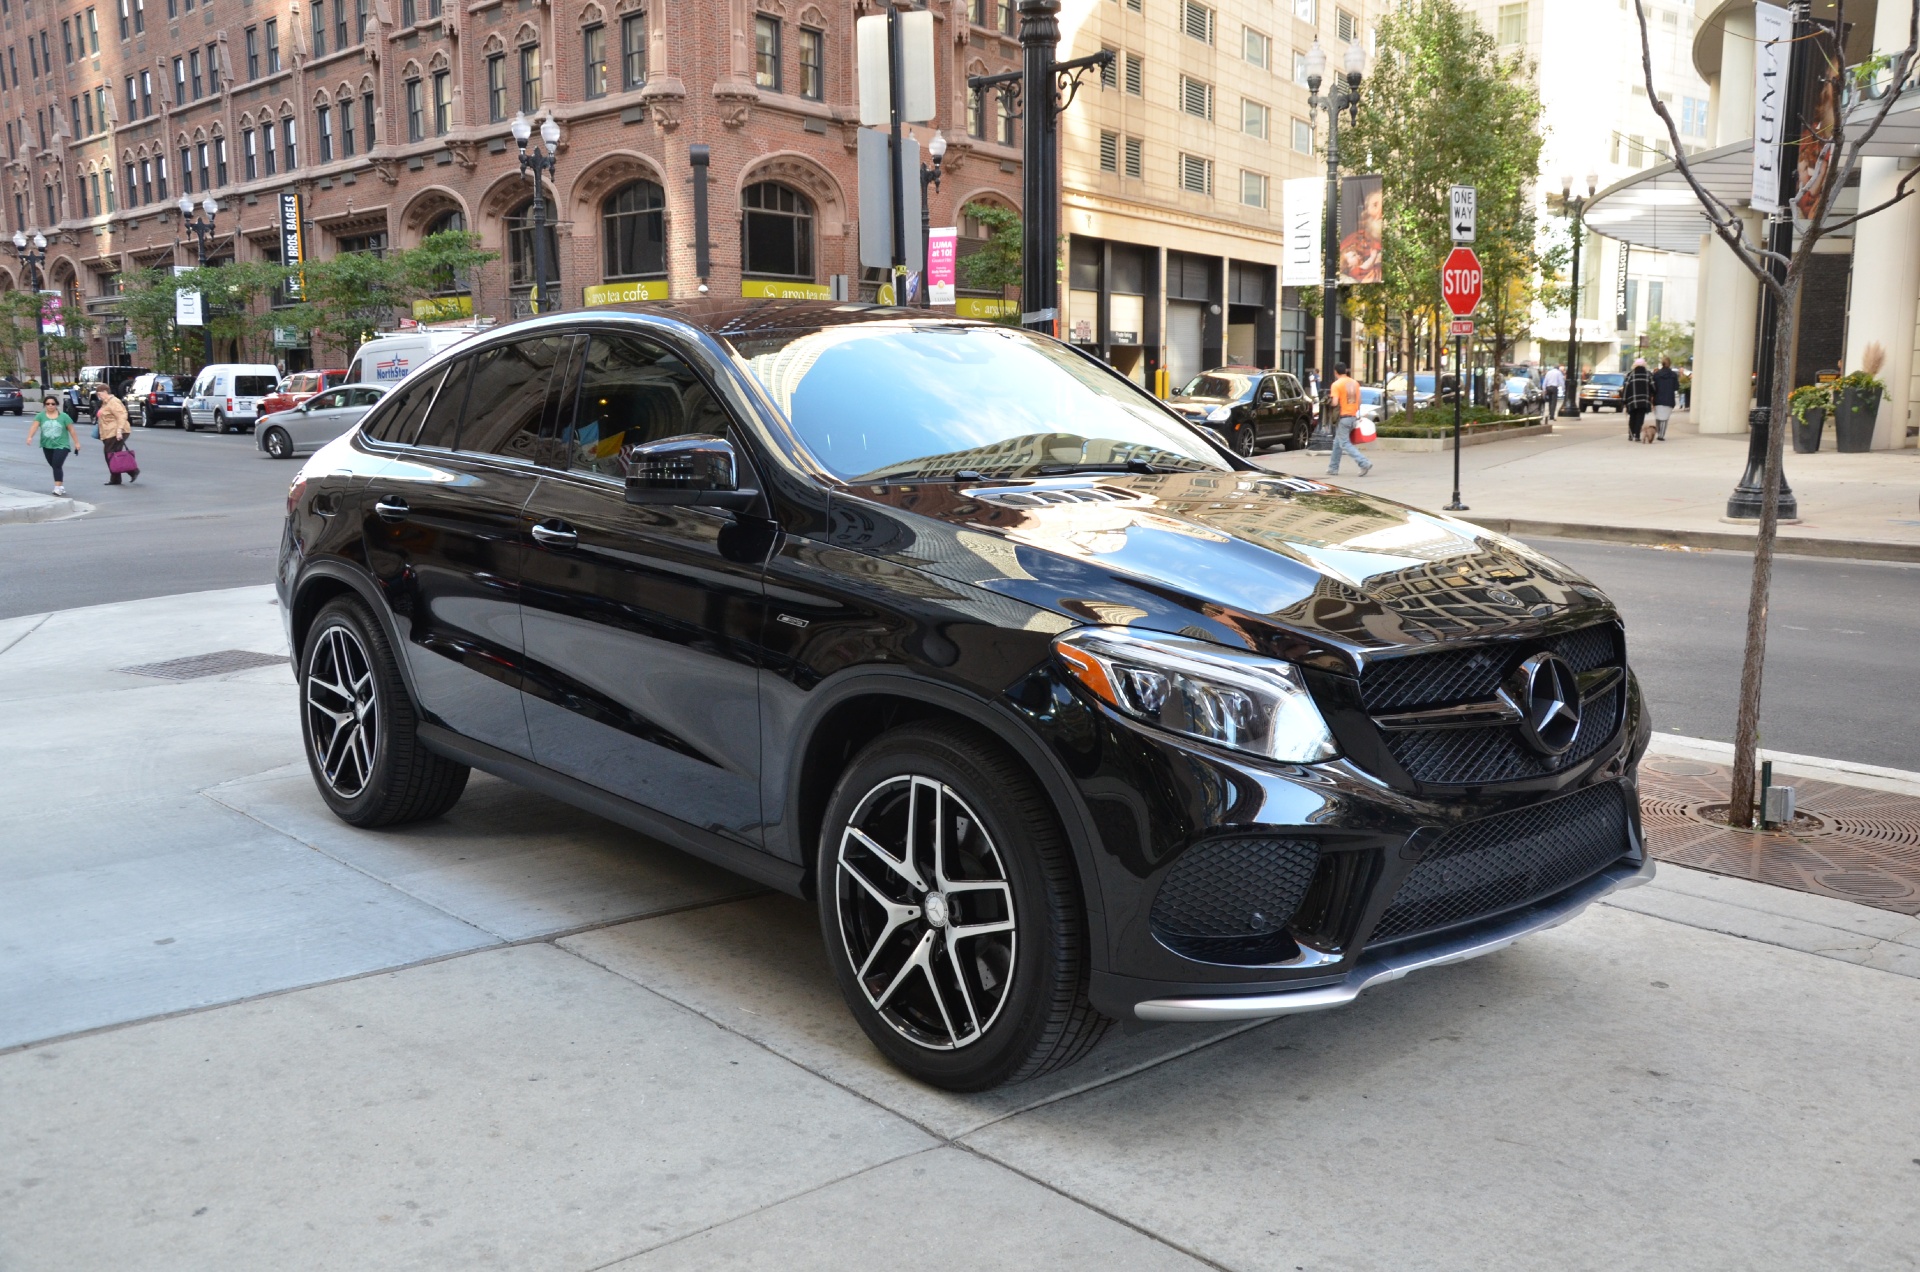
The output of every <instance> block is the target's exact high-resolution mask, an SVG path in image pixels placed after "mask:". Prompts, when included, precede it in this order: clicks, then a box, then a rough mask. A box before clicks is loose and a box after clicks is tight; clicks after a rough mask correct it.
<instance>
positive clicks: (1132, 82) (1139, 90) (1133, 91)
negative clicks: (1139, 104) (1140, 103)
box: [1126, 53, 1147, 97]
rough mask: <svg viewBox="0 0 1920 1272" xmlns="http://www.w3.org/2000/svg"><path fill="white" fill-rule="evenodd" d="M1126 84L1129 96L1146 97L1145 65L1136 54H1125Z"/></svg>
mask: <svg viewBox="0 0 1920 1272" xmlns="http://www.w3.org/2000/svg"><path fill="white" fill-rule="evenodd" d="M1126 84H1127V92H1128V94H1129V95H1131V96H1133V97H1144V96H1145V95H1146V91H1147V64H1146V62H1145V60H1143V59H1142V58H1140V57H1139V56H1138V55H1137V54H1133V53H1129V54H1127V70H1126Z"/></svg>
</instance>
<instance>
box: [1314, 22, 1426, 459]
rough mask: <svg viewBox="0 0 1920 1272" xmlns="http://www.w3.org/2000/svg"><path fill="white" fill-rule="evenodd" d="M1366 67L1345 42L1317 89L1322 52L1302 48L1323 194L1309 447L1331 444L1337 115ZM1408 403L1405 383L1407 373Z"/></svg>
mask: <svg viewBox="0 0 1920 1272" xmlns="http://www.w3.org/2000/svg"><path fill="white" fill-rule="evenodd" d="M1366 69H1367V55H1366V53H1365V51H1364V50H1362V49H1361V47H1360V42H1359V41H1358V40H1355V41H1353V42H1352V43H1351V44H1349V45H1347V56H1346V65H1345V67H1344V70H1345V71H1346V74H1345V75H1344V76H1343V77H1342V78H1340V79H1336V80H1334V81H1333V82H1332V83H1331V84H1329V85H1328V86H1327V91H1326V94H1325V95H1324V96H1323V95H1322V94H1321V92H1320V82H1321V80H1323V79H1324V78H1325V77H1326V73H1327V51H1326V50H1325V49H1323V48H1321V47H1320V41H1319V40H1317V39H1316V40H1315V41H1314V42H1313V47H1311V48H1309V49H1308V50H1307V66H1306V70H1307V109H1308V111H1310V112H1311V111H1321V110H1324V111H1325V112H1326V113H1327V194H1326V200H1325V207H1323V208H1322V209H1321V233H1320V239H1321V241H1320V255H1321V258H1322V266H1323V268H1322V270H1321V273H1322V275H1323V279H1322V282H1321V290H1320V331H1321V335H1320V404H1321V407H1322V409H1321V411H1320V412H1319V414H1320V422H1319V426H1318V427H1316V428H1315V429H1314V431H1313V447H1314V449H1316V450H1317V449H1320V448H1321V446H1322V445H1324V446H1325V447H1326V448H1328V449H1331V448H1332V446H1333V425H1334V421H1333V418H1332V414H1331V412H1329V411H1328V410H1326V409H1324V408H1325V405H1326V402H1327V396H1326V395H1327V394H1328V392H1330V391H1331V389H1332V387H1333V377H1334V371H1333V366H1334V359H1335V346H1336V345H1338V343H1339V341H1340V115H1341V112H1343V111H1344V112H1346V115H1347V117H1348V118H1349V119H1353V120H1358V119H1359V118H1360V79H1361V76H1362V75H1363V74H1365V72H1366ZM1408 384H1409V389H1408V393H1409V402H1411V393H1412V389H1411V384H1412V379H1411V377H1409V379H1408Z"/></svg>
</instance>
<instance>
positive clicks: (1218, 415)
mask: <svg viewBox="0 0 1920 1272" xmlns="http://www.w3.org/2000/svg"><path fill="white" fill-rule="evenodd" d="M1232 418H1233V408H1232V407H1230V406H1216V407H1214V408H1213V409H1212V410H1211V411H1208V412H1207V423H1209V424H1225V423H1226V422H1227V421H1228V420H1230V419H1232Z"/></svg>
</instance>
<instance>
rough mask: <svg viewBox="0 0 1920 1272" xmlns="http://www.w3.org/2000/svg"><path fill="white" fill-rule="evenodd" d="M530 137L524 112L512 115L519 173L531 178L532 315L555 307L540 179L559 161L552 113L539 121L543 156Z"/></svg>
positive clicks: (556, 126) (557, 131) (557, 132)
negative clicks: (549, 276) (543, 146)
mask: <svg viewBox="0 0 1920 1272" xmlns="http://www.w3.org/2000/svg"><path fill="white" fill-rule="evenodd" d="M532 136H533V123H532V121H530V120H529V119H528V118H527V114H526V112H525V111H519V110H517V111H515V112H513V140H514V142H515V144H517V145H518V146H519V147H520V171H522V172H524V173H526V174H527V175H528V176H530V177H532V178H533V308H534V312H535V313H542V314H544V313H550V312H552V310H553V308H554V306H552V305H550V304H549V303H548V301H549V300H550V299H551V297H550V296H549V294H548V288H547V196H546V191H545V187H543V186H542V185H541V184H540V178H541V176H542V175H543V174H544V175H547V176H551V175H552V174H553V170H554V167H555V165H556V164H558V163H559V162H560V125H559V124H558V123H556V122H554V118H553V112H551V111H549V112H547V117H546V118H545V119H543V120H541V121H540V140H541V142H542V143H543V144H544V145H545V146H546V153H544V154H542V153H541V150H540V147H539V146H529V145H528V144H527V142H528V140H529V139H530V138H531V137H532Z"/></svg>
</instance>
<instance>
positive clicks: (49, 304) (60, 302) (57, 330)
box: [40, 287, 67, 338]
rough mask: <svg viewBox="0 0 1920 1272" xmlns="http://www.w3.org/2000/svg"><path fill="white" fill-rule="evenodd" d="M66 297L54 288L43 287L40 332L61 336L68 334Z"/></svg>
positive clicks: (46, 334) (45, 334) (44, 334)
mask: <svg viewBox="0 0 1920 1272" xmlns="http://www.w3.org/2000/svg"><path fill="white" fill-rule="evenodd" d="M65 304H66V301H65V298H63V297H62V296H61V295H60V293H59V292H58V291H57V290H55V289H53V288H50V287H49V288H42V289H41V292H40V334H41V335H43V336H53V337H56V338H58V337H61V336H65V335H66V334H67V315H66V310H65V308H64V306H65Z"/></svg>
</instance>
